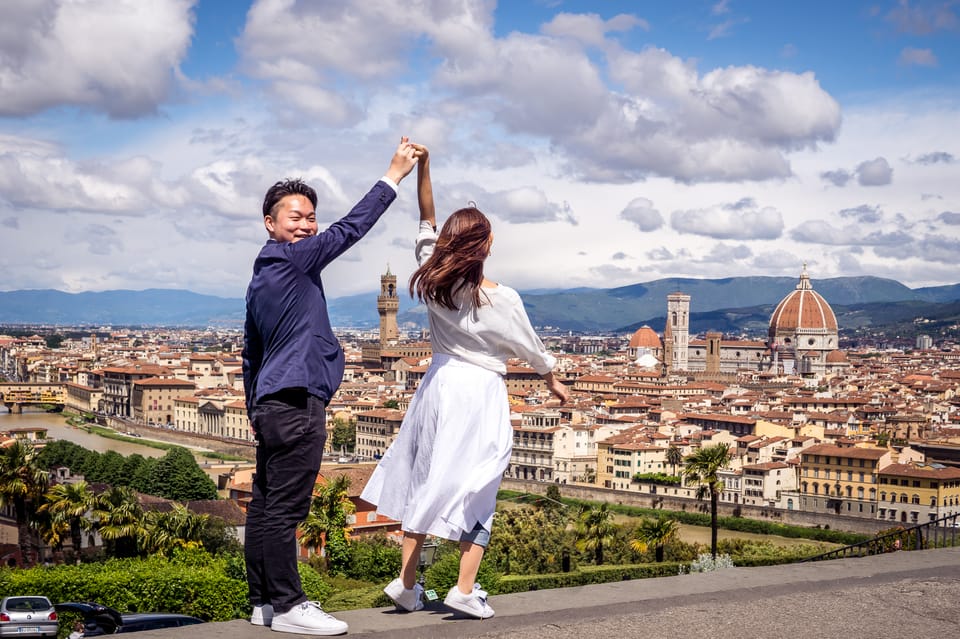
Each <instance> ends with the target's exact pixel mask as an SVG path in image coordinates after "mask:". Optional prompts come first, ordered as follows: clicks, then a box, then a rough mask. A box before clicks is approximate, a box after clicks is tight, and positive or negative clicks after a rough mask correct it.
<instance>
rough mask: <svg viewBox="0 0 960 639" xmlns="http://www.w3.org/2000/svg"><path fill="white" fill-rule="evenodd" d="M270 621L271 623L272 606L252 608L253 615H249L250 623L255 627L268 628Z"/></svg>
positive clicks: (264, 605)
mask: <svg viewBox="0 0 960 639" xmlns="http://www.w3.org/2000/svg"><path fill="white" fill-rule="evenodd" d="M271 621H273V606H271V605H270V604H263V605H262V606H254V607H253V614H251V615H250V623H252V624H253V625H255V626H269V625H270V622H271Z"/></svg>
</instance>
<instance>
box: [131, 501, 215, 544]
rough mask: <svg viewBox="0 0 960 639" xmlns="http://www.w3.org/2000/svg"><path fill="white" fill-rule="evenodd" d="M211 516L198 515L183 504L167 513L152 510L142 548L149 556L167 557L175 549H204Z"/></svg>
mask: <svg viewBox="0 0 960 639" xmlns="http://www.w3.org/2000/svg"><path fill="white" fill-rule="evenodd" d="M209 519H210V516H209V515H198V514H196V513H193V512H191V511H190V510H189V509H188V508H187V507H186V506H184V505H183V504H177V503H175V504H173V508H172V509H171V510H169V511H167V512H160V511H158V510H152V511H150V512H148V513H147V516H146V526H145V528H146V531H145V533H144V535H143V536H142V538H141V544H140V547H141V549H142V550H143V551H145V552H147V553H148V554H158V555H166V554H168V553H170V552H171V551H173V550H174V549H175V548H202V547H203V541H202V539H203V532H204V530H205V529H206V526H207V521H208V520H209Z"/></svg>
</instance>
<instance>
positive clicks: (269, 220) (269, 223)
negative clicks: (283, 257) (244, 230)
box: [263, 215, 276, 236]
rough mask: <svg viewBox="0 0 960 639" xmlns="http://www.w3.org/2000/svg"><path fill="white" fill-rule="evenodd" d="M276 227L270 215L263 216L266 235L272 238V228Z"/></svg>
mask: <svg viewBox="0 0 960 639" xmlns="http://www.w3.org/2000/svg"><path fill="white" fill-rule="evenodd" d="M275 225H276V220H274V219H273V216H272V215H264V216H263V226H264V228H266V229H267V233H269V234H270V235H271V236H273V230H274V226H275Z"/></svg>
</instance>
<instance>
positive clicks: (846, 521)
mask: <svg viewBox="0 0 960 639" xmlns="http://www.w3.org/2000/svg"><path fill="white" fill-rule="evenodd" d="M551 485H554V484H550V483H549V482H539V481H527V480H522V479H504V480H503V483H502V484H501V485H500V487H501V488H502V489H504V490H514V491H519V492H526V493H534V494H537V495H543V494H545V493H546V492H547V488H548V487H549V486H551ZM558 487H559V488H560V494H561V495H562V496H564V497H570V498H572V499H583V500H588V501H605V502H608V503H616V504H622V505H626V506H640V507H643V508H662V509H663V510H675V511H684V512H702V513H709V512H710V502H709V501H708V500H702V501H701V500H697V499H689V498H685V497H679V496H669V495H656V494H649V493H640V492H632V491H625V490H612V489H610V488H599V487H596V486H587V485H584V484H563V485H561V486H558ZM717 512H718V514H719V515H720V516H721V517H733V516H737V515H738V516H740V517H746V518H749V519H757V520H760V521H774V522H777V523H781V524H790V525H792V526H803V527H807V528H816V527H818V526H819V527H821V528H830V529H832V530H843V531H847V532H853V533H862V534H868V535H872V534H874V533H876V532H877V531H879V530H884V529H887V528H890V527H891V526H892V525H894V524H892V523H891V522H885V521H878V520H876V519H864V518H859V517H844V516H842V515H829V514H823V513H805V512H801V511H798V510H784V509H781V508H766V507H759V506H745V505H743V504H739V505H738V504H730V503H721V504H720V505H719V507H718V509H717Z"/></svg>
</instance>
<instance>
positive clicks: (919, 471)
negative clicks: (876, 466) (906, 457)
mask: <svg viewBox="0 0 960 639" xmlns="http://www.w3.org/2000/svg"><path fill="white" fill-rule="evenodd" d="M877 476H878V477H879V482H878V483H879V495H878V497H879V501H878V503H877V518H878V519H885V520H889V521H891V522H899V523H901V524H917V523H924V522H926V521H933V520H935V519H939V518H940V517H943V516H945V515H953V514H956V513H960V468H951V467H948V466H943V465H941V464H934V465H921V464H890V465H889V466H885V467H884V468H882V469H881V470H880V471H878V473H877Z"/></svg>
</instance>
